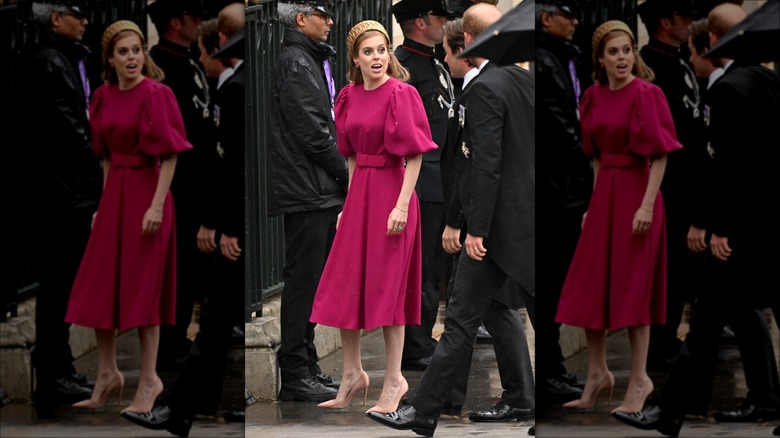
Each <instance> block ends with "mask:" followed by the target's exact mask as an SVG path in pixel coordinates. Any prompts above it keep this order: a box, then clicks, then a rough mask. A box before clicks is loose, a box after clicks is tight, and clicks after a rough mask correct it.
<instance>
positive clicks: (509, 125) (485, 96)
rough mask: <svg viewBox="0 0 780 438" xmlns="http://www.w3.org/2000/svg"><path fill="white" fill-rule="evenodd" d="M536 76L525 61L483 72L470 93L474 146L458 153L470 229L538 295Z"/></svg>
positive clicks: (468, 131) (469, 132)
mask: <svg viewBox="0 0 780 438" xmlns="http://www.w3.org/2000/svg"><path fill="white" fill-rule="evenodd" d="M534 125H535V123H534V80H533V76H532V75H531V73H530V72H528V71H526V70H525V69H522V68H520V67H518V66H514V65H512V66H507V67H500V68H493V69H489V70H487V71H483V72H482V73H480V74H479V76H477V78H476V79H475V80H474V83H473V84H472V85H471V87H470V89H469V94H468V110H467V112H466V121H465V132H464V136H465V137H466V138H467V145H469V146H467V147H466V148H461V150H459V151H456V155H455V168H456V172H457V175H458V176H457V178H458V184H457V186H456V190H457V191H458V196H459V199H460V202H461V206H462V208H463V212H464V215H465V218H466V222H467V223H468V228H469V234H471V235H473V236H479V237H484V245H485V248H486V249H487V251H488V256H489V257H491V258H492V259H493V260H494V261H495V262H496V264H498V265H499V267H501V269H503V270H504V271H505V272H506V273H507V274H508V275H509V276H510V277H511V278H512V279H514V280H515V281H517V283H518V284H519V285H520V287H522V288H523V289H524V290H525V291H526V292H528V293H529V294H531V295H534V293H535V277H534V245H535V242H534V239H535V229H534V226H535V225H534V224H535V218H534V216H535V210H534V203H535V173H534V162H535V156H534V152H535V148H534V141H535V127H534Z"/></svg>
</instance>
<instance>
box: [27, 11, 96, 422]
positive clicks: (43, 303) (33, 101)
mask: <svg viewBox="0 0 780 438" xmlns="http://www.w3.org/2000/svg"><path fill="white" fill-rule="evenodd" d="M84 6H85V5H84V3H83V2H81V1H66V0H55V1H36V2H34V3H33V4H32V13H33V17H34V18H35V20H36V21H38V22H39V23H40V24H41V27H42V31H41V35H40V41H39V46H38V47H37V51H36V53H35V56H34V58H33V59H32V62H31V63H30V71H29V75H27V77H28V78H29V83H28V84H29V86H28V87H27V89H28V90H30V92H31V94H32V95H31V96H30V98H29V99H28V100H27V103H28V104H29V105H28V106H27V107H26V108H25V112H26V113H27V117H29V120H31V121H32V120H34V121H35V123H36V129H32V130H31V131H30V133H29V134H30V142H29V147H28V148H26V149H27V150H28V151H29V152H30V153H31V155H30V156H29V157H27V158H28V161H29V163H34V164H35V166H36V168H35V169H34V171H31V172H29V176H30V181H28V183H29V187H30V188H31V191H32V193H33V196H34V202H32V205H34V208H35V209H36V211H35V216H36V219H37V225H38V227H39V228H38V229H39V230H40V233H41V235H40V248H39V251H40V252H39V254H40V257H41V260H40V262H41V264H40V287H39V289H38V293H37V296H36V308H35V328H36V344H35V349H33V352H32V363H33V367H34V368H35V393H34V394H33V400H34V401H35V407H36V408H37V409H38V414H39V415H41V416H43V415H46V416H49V415H50V414H51V413H53V412H52V411H51V410H50V409H51V408H53V406H54V405H56V404H58V403H60V402H69V403H73V402H77V401H80V400H84V399H87V398H89V397H90V394H91V392H92V390H91V388H90V387H89V383H88V382H87V378H86V377H85V376H84V375H83V374H79V373H77V372H76V369H75V368H74V367H73V354H72V352H71V349H70V345H69V344H68V340H69V336H70V330H69V328H70V324H67V323H65V313H66V311H67V309H68V298H69V297H70V290H71V288H72V287H73V281H74V280H75V278H76V273H77V272H78V269H79V263H80V262H81V257H82V256H83V254H84V250H85V248H86V246H87V241H88V240H89V234H90V224H91V221H92V217H93V214H94V213H95V211H96V210H97V205H98V200H99V199H100V190H101V181H102V175H101V171H100V163H99V160H98V159H97V158H96V157H95V154H94V152H92V142H91V134H92V132H91V130H90V125H89V116H88V104H89V94H90V91H91V89H90V86H89V81H88V77H87V64H86V60H87V58H88V53H89V52H88V49H87V48H86V47H85V46H83V45H82V44H81V40H82V38H83V35H84V32H85V30H86V27H87V24H88V20H87V11H86V9H85V7H84ZM38 123H41V125H40V126H38V125H37V124H38ZM32 154H34V156H33V155H32ZM30 170H33V169H32V168H31V169H30Z"/></svg>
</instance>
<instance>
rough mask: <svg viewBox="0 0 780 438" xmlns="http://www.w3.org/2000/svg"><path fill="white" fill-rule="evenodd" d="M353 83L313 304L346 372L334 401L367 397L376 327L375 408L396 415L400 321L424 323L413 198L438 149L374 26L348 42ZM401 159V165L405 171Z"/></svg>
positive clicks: (331, 404)
mask: <svg viewBox="0 0 780 438" xmlns="http://www.w3.org/2000/svg"><path fill="white" fill-rule="evenodd" d="M347 49H348V53H349V56H350V58H351V59H350V60H351V62H350V65H349V78H350V81H351V83H350V84H349V85H347V86H346V87H344V88H343V89H342V90H341V92H340V93H339V96H338V98H337V99H336V105H335V116H336V120H335V121H336V130H337V142H338V148H339V153H341V155H344V156H347V157H348V165H349V191H348V193H347V199H346V202H345V204H344V211H343V212H342V214H341V215H340V217H339V222H338V225H337V232H336V237H335V239H334V241H333V247H332V249H331V251H330V255H329V257H328V261H327V262H326V264H325V268H324V271H323V274H322V277H321V279H320V284H319V287H318V288H317V294H316V296H315V298H314V305H313V308H312V314H311V321H312V322H315V323H318V324H324V325H327V326H331V327H338V328H340V329H341V339H342V343H343V350H342V352H343V354H344V367H343V371H342V377H341V387H340V388H339V392H338V394H337V396H336V399H334V400H329V401H326V402H324V403H321V404H320V405H319V406H320V407H322V408H329V409H343V408H346V407H348V406H349V405H350V403H351V402H352V398H353V397H354V396H355V395H356V394H357V393H359V392H361V391H363V395H364V402H365V396H366V394H367V392H368V383H369V379H368V374H366V372H365V371H363V366H362V363H361V360H360V330H361V329H366V330H372V329H374V328H377V327H382V329H383V332H384V338H385V349H386V352H387V362H386V365H385V377H384V382H383V386H382V393H381V395H380V397H379V402H378V403H377V404H376V406H374V407H372V408H371V409H369V411H380V412H392V411H394V410H395V409H396V408H397V407H398V403H399V402H400V400H401V398H402V397H403V395H404V394H405V393H406V391H407V390H408V389H409V385H408V384H407V382H406V379H404V377H403V375H402V374H401V353H402V351H403V343H404V325H405V324H419V323H420V302H421V301H420V300H421V298H420V293H421V265H422V255H421V246H420V222H419V205H418V203H417V197H416V195H415V193H414V186H415V183H416V182H417V176H418V175H419V173H420V165H421V163H422V156H421V154H422V153H424V152H427V151H430V150H432V149H435V148H436V144H435V143H434V142H433V140H431V132H430V127H429V126H428V119H427V117H426V115H425V110H424V108H423V106H422V101H421V100H420V96H419V94H417V90H416V89H415V88H414V87H412V86H411V85H407V84H406V83H405V81H406V79H407V78H408V77H409V74H408V72H407V71H406V70H405V69H404V68H403V67H402V66H401V64H400V63H399V62H398V60H397V59H396V58H395V56H394V55H393V52H392V51H391V50H390V38H389V37H388V34H387V31H386V30H385V28H384V27H383V26H382V25H381V24H379V23H378V22H376V21H371V20H367V21H362V22H360V23H358V24H357V25H355V26H354V27H353V28H352V29H351V30H350V32H349V35H348V36H347ZM404 158H405V159H406V167H405V168H404Z"/></svg>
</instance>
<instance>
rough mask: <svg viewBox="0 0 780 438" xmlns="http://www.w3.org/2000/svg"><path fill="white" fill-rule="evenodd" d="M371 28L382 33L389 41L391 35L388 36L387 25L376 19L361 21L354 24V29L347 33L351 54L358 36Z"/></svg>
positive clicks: (349, 52) (348, 49) (348, 47)
mask: <svg viewBox="0 0 780 438" xmlns="http://www.w3.org/2000/svg"><path fill="white" fill-rule="evenodd" d="M369 30H375V31H377V32H379V33H381V34H382V35H384V36H385V38H387V41H390V36H388V34H387V30H385V27H384V26H382V24H381V23H379V22H376V21H374V20H365V21H361V22H360V23H358V24H356V25H354V26H352V29H350V30H349V34H348V35H347V53H348V54H349V56H352V49H353V48H354V47H355V41H357V39H358V37H359V36H360V35H362V34H363V33H365V32H366V31H369Z"/></svg>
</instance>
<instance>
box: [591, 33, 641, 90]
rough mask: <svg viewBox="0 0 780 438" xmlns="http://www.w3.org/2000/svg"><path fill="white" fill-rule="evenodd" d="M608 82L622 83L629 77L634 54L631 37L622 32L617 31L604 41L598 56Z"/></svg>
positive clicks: (632, 67)
mask: <svg viewBox="0 0 780 438" xmlns="http://www.w3.org/2000/svg"><path fill="white" fill-rule="evenodd" d="M599 62H600V63H601V64H602V65H603V66H604V69H605V70H606V72H607V77H608V78H609V82H610V83H623V82H625V81H627V80H629V79H631V77H632V74H631V71H632V70H633V69H634V62H636V56H635V55H634V47H633V46H632V44H631V39H630V38H629V37H628V35H626V34H625V33H624V32H618V33H617V36H613V37H612V38H611V39H609V40H608V41H607V42H605V43H604V52H602V54H601V56H600V57H599Z"/></svg>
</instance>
